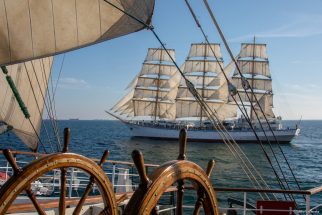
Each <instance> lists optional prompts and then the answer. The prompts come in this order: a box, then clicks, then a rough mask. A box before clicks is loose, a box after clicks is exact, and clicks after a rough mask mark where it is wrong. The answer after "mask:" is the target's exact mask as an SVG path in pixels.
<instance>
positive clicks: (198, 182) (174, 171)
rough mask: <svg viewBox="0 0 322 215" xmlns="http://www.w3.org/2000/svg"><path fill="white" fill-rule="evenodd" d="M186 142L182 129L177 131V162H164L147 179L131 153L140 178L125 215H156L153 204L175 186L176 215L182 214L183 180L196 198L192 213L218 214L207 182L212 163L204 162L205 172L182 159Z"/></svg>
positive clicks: (135, 153) (140, 157) (141, 162)
mask: <svg viewBox="0 0 322 215" xmlns="http://www.w3.org/2000/svg"><path fill="white" fill-rule="evenodd" d="M186 141H187V134H186V130H184V129H183V130H181V132H180V152H179V157H178V159H177V160H173V161H169V162H166V163H165V164H163V165H161V166H160V167H158V168H157V169H155V170H154V172H153V173H152V175H151V176H150V177H148V176H147V175H146V172H145V168H144V160H143V155H142V153H141V152H139V151H137V150H135V151H133V153H132V158H133V161H134V163H135V165H136V168H137V170H138V173H139V175H140V178H141V182H140V186H139V188H138V189H137V190H136V191H135V192H134V194H133V196H132V198H131V199H130V201H129V203H128V204H127V206H126V209H125V214H126V215H149V214H158V210H157V208H156V205H157V203H158V201H159V200H160V198H161V196H162V194H164V193H165V192H167V190H169V189H170V188H171V187H173V185H174V184H177V186H176V190H177V194H176V196H177V200H176V214H177V215H181V214H183V193H184V189H185V188H184V183H185V181H186V180H187V181H190V182H192V184H193V186H192V187H191V188H193V189H195V190H196V191H197V195H198V199H197V202H196V204H195V207H194V211H193V214H199V212H200V208H201V206H202V207H203V209H204V212H205V214H213V215H217V214H218V215H219V210H218V204H217V199H216V195H215V191H214V189H213V187H212V184H211V182H210V179H209V177H210V174H211V172H212V169H213V166H214V161H213V160H211V161H210V162H209V163H208V167H207V171H206V173H205V172H204V171H203V170H202V168H201V167H199V166H198V165H197V164H195V163H193V162H190V161H187V160H185V157H186V156H185V148H186V147H185V146H186Z"/></svg>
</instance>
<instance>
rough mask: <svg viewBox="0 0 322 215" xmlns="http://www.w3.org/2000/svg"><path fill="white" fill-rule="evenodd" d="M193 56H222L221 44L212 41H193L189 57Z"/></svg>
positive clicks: (219, 57)
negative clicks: (208, 42) (209, 42)
mask: <svg viewBox="0 0 322 215" xmlns="http://www.w3.org/2000/svg"><path fill="white" fill-rule="evenodd" d="M191 57H212V58H213V57H217V58H218V59H221V58H222V54H221V49H220V45H219V44H216V43H212V44H210V45H208V44H205V43H193V44H191V47H190V51H189V55H188V58H191Z"/></svg>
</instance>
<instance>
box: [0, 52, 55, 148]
mask: <svg viewBox="0 0 322 215" xmlns="http://www.w3.org/2000/svg"><path fill="white" fill-rule="evenodd" d="M52 63H53V57H48V58H43V59H37V60H32V61H28V62H25V63H20V64H15V65H12V66H8V67H7V69H8V75H9V76H10V77H11V78H12V80H13V83H14V85H15V89H16V90H17V92H19V94H20V97H21V99H22V101H23V102H24V104H25V106H26V108H27V110H28V112H29V115H30V117H29V119H28V118H26V116H25V115H24V112H23V111H22V110H21V108H20V106H19V104H18V101H17V99H16V97H15V95H14V94H13V92H12V89H11V88H10V86H9V84H8V82H7V77H6V75H5V74H4V73H3V72H0V104H1V112H0V121H1V122H2V123H4V126H3V127H5V128H6V129H7V130H12V131H13V132H14V133H15V134H16V135H17V136H18V137H19V138H20V139H21V140H22V142H24V143H25V144H26V145H27V146H28V147H29V148H30V149H32V150H36V149H37V147H38V142H39V138H38V137H39V136H40V127H41V123H42V113H43V108H44V103H45V97H46V92H47V86H48V80H49V77H50V73H51V67H52ZM4 131H6V130H3V132H4Z"/></svg>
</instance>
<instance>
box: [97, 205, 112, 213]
mask: <svg viewBox="0 0 322 215" xmlns="http://www.w3.org/2000/svg"><path fill="white" fill-rule="evenodd" d="M110 214H111V212H110V210H109V207H108V206H107V207H105V208H104V209H103V210H102V211H101V212H100V213H99V215H110Z"/></svg>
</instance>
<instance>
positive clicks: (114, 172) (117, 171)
mask: <svg viewBox="0 0 322 215" xmlns="http://www.w3.org/2000/svg"><path fill="white" fill-rule="evenodd" d="M12 153H13V154H14V155H15V157H16V162H17V163H18V165H19V166H21V167H23V166H25V165H26V164H28V163H29V162H28V161H26V160H28V159H26V156H29V158H30V156H31V157H41V156H44V154H39V153H32V152H21V151H12ZM0 154H2V151H1V150H0ZM18 156H22V158H24V160H25V161H23V160H20V159H18ZM93 160H94V161H98V159H93ZM158 166H159V165H154V164H145V167H146V169H147V172H148V173H149V172H151V170H152V169H153V168H156V167H158ZM103 170H104V172H105V174H106V175H107V176H108V177H109V179H110V181H111V183H112V185H113V187H114V191H115V192H116V193H133V191H135V189H136V188H137V187H138V184H139V175H138V174H137V172H136V169H135V167H134V163H132V162H126V161H115V160H107V161H106V162H105V163H104V165H103ZM0 171H1V172H5V173H6V174H8V175H11V174H12V173H13V171H12V168H11V166H10V165H9V163H8V162H7V161H6V160H5V159H4V157H3V156H0ZM119 178H123V179H124V178H125V179H129V181H126V180H123V182H126V183H122V184H120V183H119V182H120V181H122V180H119ZM46 179H51V181H50V182H46ZM40 181H42V183H41V186H44V187H47V188H49V189H50V190H52V191H53V192H55V191H59V188H60V169H55V170H54V171H53V172H52V173H51V174H47V175H44V176H42V177H41V178H40ZM88 181H89V178H88V177H86V176H85V175H84V173H83V171H80V170H78V169H76V168H68V174H67V187H68V197H70V198H72V197H77V195H75V194H77V190H78V189H85V187H86V186H87V183H88ZM127 182H129V183H127ZM32 185H34V186H39V183H38V184H37V183H33V184H32ZM121 188H123V191H120V189H121ZM97 189H98V188H97V187H96V186H94V188H93V193H95V191H97ZM186 189H189V187H186ZM214 189H215V191H216V192H217V193H218V192H219V193H241V194H243V200H242V201H241V202H242V206H241V207H234V208H226V207H220V210H221V211H227V210H236V211H240V212H242V214H244V215H245V214H247V212H256V211H263V212H265V211H269V210H271V209H269V210H268V209H253V208H248V207H247V203H248V202H247V197H248V195H249V194H250V193H266V194H269V193H270V194H294V195H304V196H305V204H304V207H302V209H296V210H292V212H293V213H295V214H306V215H309V214H318V212H319V210H320V209H321V208H322V204H316V205H314V206H313V204H312V202H311V200H312V196H313V195H317V194H320V195H321V194H322V186H320V187H316V188H313V189H309V190H278V189H269V190H266V189H254V188H219V187H214ZM118 191H119V192H118ZM174 193H175V189H174V191H171V192H169V193H168V195H169V196H170V198H173V196H174ZM219 196H220V195H219ZM311 204H312V205H311ZM184 207H185V208H190V207H194V206H192V205H191V206H189V205H184ZM174 209H175V205H170V206H169V207H168V208H162V209H161V210H160V211H159V212H166V211H169V210H174ZM274 211H276V210H274ZM287 211H289V210H287ZM284 212H285V210H284Z"/></svg>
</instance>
